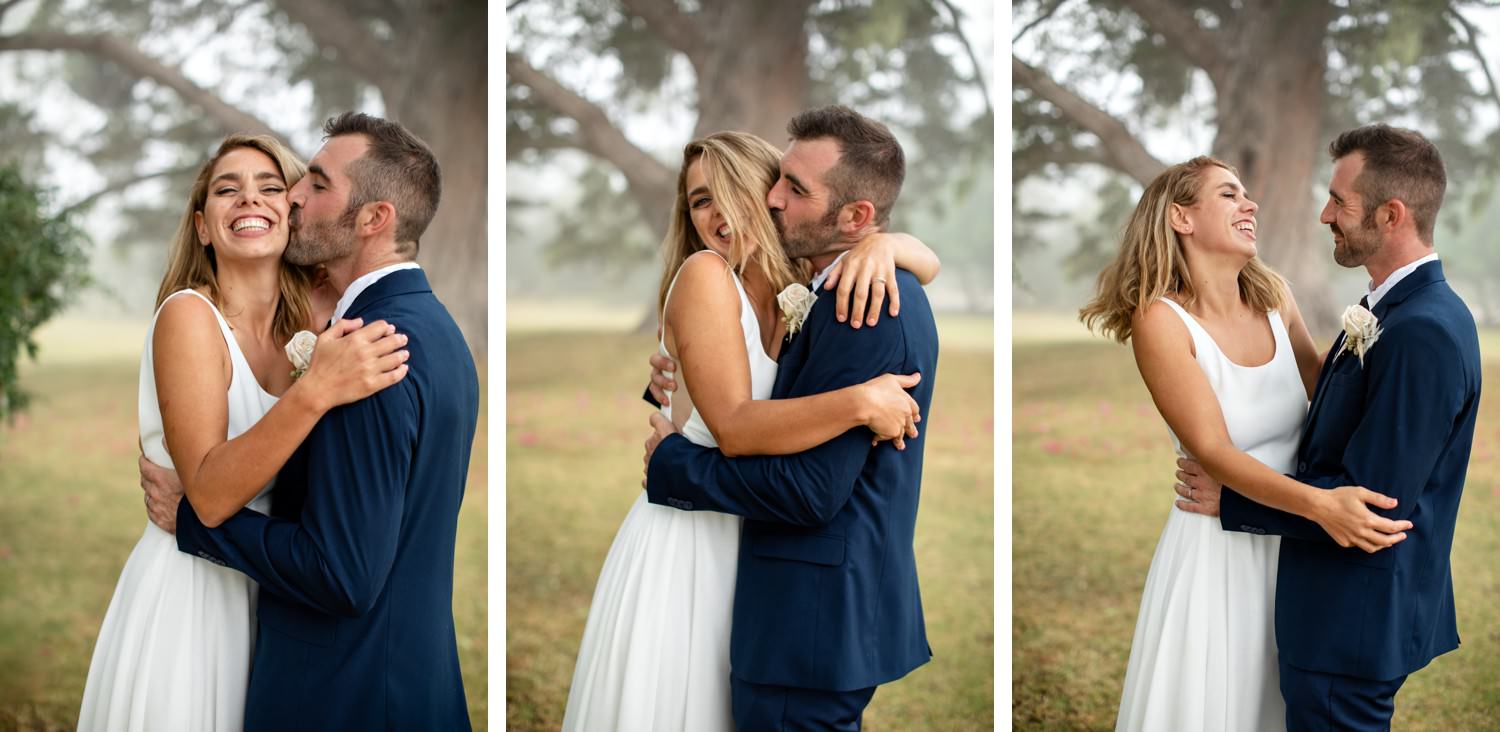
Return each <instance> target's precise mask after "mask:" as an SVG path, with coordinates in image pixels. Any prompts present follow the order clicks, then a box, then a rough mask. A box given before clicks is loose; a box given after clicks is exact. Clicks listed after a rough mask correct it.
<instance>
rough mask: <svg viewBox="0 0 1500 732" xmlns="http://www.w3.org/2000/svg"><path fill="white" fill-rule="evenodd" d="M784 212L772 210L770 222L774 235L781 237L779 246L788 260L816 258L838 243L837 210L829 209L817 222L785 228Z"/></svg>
mask: <svg viewBox="0 0 1500 732" xmlns="http://www.w3.org/2000/svg"><path fill="white" fill-rule="evenodd" d="M784 214H785V212H784V211H778V210H774V209H773V210H772V211H771V221H772V222H773V223H775V224H776V233H777V234H778V235H780V236H781V246H782V248H783V249H784V250H785V251H786V256H787V258H788V259H798V258H805V257H816V256H818V255H819V254H826V253H828V252H829V251H832V250H833V249H834V248H835V245H836V244H837V243H838V233H839V231H838V223H839V210H838V209H837V208H833V207H830V208H829V209H828V211H827V212H826V213H824V214H823V217H822V218H820V219H818V220H817V221H811V222H805V223H802V224H795V225H793V226H791V227H790V228H788V227H787V225H786V221H785V220H784V219H783V216H784Z"/></svg>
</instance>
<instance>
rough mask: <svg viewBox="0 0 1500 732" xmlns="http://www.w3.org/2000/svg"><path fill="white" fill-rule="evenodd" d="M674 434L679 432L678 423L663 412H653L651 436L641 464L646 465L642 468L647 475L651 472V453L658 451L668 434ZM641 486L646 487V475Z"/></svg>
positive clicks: (647, 441)
mask: <svg viewBox="0 0 1500 732" xmlns="http://www.w3.org/2000/svg"><path fill="white" fill-rule="evenodd" d="M673 434H677V425H674V424H672V420H670V419H667V417H666V415H664V414H662V413H661V412H652V413H651V436H650V437H647V438H646V455H645V457H643V458H641V464H642V465H644V466H645V467H644V468H643V469H642V470H643V472H644V473H645V474H646V475H650V474H651V455H652V454H653V453H655V452H656V446H657V445H660V444H661V441H662V440H665V439H667V435H673ZM641 487H642V488H645V487H646V479H645V478H644V477H642V478H641Z"/></svg>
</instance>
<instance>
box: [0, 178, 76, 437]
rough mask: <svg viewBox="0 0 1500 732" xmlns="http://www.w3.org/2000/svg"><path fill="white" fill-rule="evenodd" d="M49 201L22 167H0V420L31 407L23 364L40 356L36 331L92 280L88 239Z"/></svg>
mask: <svg viewBox="0 0 1500 732" xmlns="http://www.w3.org/2000/svg"><path fill="white" fill-rule="evenodd" d="M47 205H48V202H47V195H46V193H45V191H43V190H42V189H41V188H40V187H38V186H36V185H34V184H32V183H29V182H27V181H26V180H25V179H23V178H22V177H21V172H20V170H19V167H18V166H17V165H15V164H14V163H12V164H8V165H5V166H3V167H0V262H4V263H5V266H3V267H0V418H4V417H8V416H10V415H13V414H14V413H15V412H16V411H18V410H20V409H24V408H25V407H26V403H27V395H26V392H24V391H22V390H21V387H20V383H19V382H18V379H17V365H18V363H19V361H20V358H21V354H22V352H24V353H25V354H26V356H27V357H28V358H32V359H35V358H36V352H37V347H36V341H34V340H33V339H32V335H33V334H34V333H35V331H36V329H37V328H38V327H40V326H41V325H42V323H45V322H47V320H48V319H49V318H51V317H52V316H54V315H56V314H57V312H58V310H60V309H61V308H62V306H63V305H64V304H66V303H67V301H68V297H69V295H71V294H72V293H74V292H76V291H77V290H78V289H79V288H80V287H82V286H83V285H84V284H85V282H86V281H87V275H86V274H85V272H86V264H87V257H86V253H85V244H86V243H87V240H86V239H85V238H84V236H83V234H82V233H81V232H80V231H79V230H78V229H77V228H75V227H74V226H73V224H72V223H71V222H70V221H69V218H68V216H67V215H66V214H53V215H48V214H47V213H45V212H46V209H47Z"/></svg>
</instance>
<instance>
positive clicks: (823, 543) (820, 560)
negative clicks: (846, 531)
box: [750, 534, 845, 567]
mask: <svg viewBox="0 0 1500 732" xmlns="http://www.w3.org/2000/svg"><path fill="white" fill-rule="evenodd" d="M844 546H845V542H844V537H842V536H827V535H823V534H805V535H802V536H787V535H772V536H757V537H755V542H754V544H752V545H751V547H750V553H751V554H754V555H755V556H757V557H770V558H774V559H793V560H796V561H799V562H811V563H813V564H825V565H828V566H830V567H837V566H838V565H840V564H843V563H844Z"/></svg>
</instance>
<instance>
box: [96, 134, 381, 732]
mask: <svg viewBox="0 0 1500 732" xmlns="http://www.w3.org/2000/svg"><path fill="white" fill-rule="evenodd" d="M305 172H306V168H305V167H304V166H303V164H302V163H301V161H299V160H298V159H297V158H296V156H294V155H293V154H292V153H291V152H290V151H289V150H287V149H286V148H285V147H283V146H282V145H281V143H279V142H277V141H276V140H275V139H274V138H271V137H267V136H248V135H231V136H230V137H228V138H226V139H225V140H224V142H223V143H222V144H221V145H220V146H219V149H218V151H217V152H215V153H214V155H213V157H212V158H210V159H209V160H208V162H206V163H204V165H203V167H202V169H200V170H199V171H198V177H197V180H196V181H195V182H194V183H193V189H192V193H191V196H190V197H189V199H188V205H187V210H186V212H185V213H184V214H183V217H182V221H181V223H180V224H179V225H178V228H177V233H176V235H175V237H174V238H173V241H172V244H171V250H170V253H169V255H168V257H169V262H168V268H167V273H166V275H165V276H164V277H163V278H162V282H161V287H160V289H159V290H158V293H157V313H156V316H155V319H154V321H153V323H152V326H151V329H150V331H149V332H148V334H147V336H146V347H145V352H144V353H143V354H142V356H141V377H140V401H139V420H140V433H141V434H140V438H141V449H142V452H143V453H144V455H145V457H146V458H147V459H149V460H150V461H151V462H153V463H156V464H157V465H160V466H163V467H167V468H175V469H176V470H177V472H178V473H179V475H180V476H181V480H182V483H183V486H184V488H185V489H186V492H187V496H188V498H189V499H191V500H192V502H193V506H194V508H195V509H197V510H198V513H199V515H200V516H201V517H202V518H203V520H204V522H205V523H209V524H210V525H216V524H217V523H218V522H221V521H223V520H224V519H226V518H227V517H228V516H230V515H231V514H233V513H234V512H236V511H238V510H239V509H240V508H241V507H243V506H248V507H249V508H251V509H254V510H256V511H260V512H262V513H265V512H267V511H268V510H269V508H270V490H271V485H270V484H271V481H272V478H274V477H275V475H276V472H277V471H278V470H279V469H280V468H281V466H282V463H284V462H285V461H286V459H287V458H288V457H289V456H290V455H291V453H292V451H293V450H294V449H295V448H296V447H297V445H298V444H299V443H300V442H301V441H302V439H303V438H304V437H306V436H307V434H308V432H309V431H311V430H312V427H313V425H314V424H316V423H317V421H318V418H319V417H321V416H322V415H323V413H324V412H327V411H328V410H329V409H332V408H333V407H335V406H338V405H340V404H347V403H350V402H354V401H357V400H359V399H362V398H364V397H366V396H369V395H370V394H373V393H375V392H376V391H379V390H380V389H383V388H385V387H386V386H390V385H391V384H394V383H396V382H398V381H400V380H401V379H402V378H404V377H405V375H406V366H405V365H404V363H403V362H404V361H405V360H406V358H405V355H406V354H405V352H404V351H402V350H400V349H401V346H402V345H403V344H404V343H405V337H404V336H401V335H397V334H395V332H394V328H392V327H391V326H390V325H388V324H386V323H385V322H375V323H371V324H369V325H365V326H363V327H360V326H361V323H360V322H359V321H358V320H354V321H348V320H341V321H339V322H337V323H335V324H333V325H332V326H330V327H329V328H328V329H327V330H325V331H323V333H322V334H321V335H319V336H318V337H317V348H316V351H315V356H314V357H313V359H312V363H311V365H309V366H308V368H307V370H306V373H304V374H302V375H301V377H300V378H294V375H293V373H292V368H291V363H289V362H288V360H287V357H286V356H285V355H283V348H282V345H281V344H284V343H286V342H287V341H288V340H290V339H291V338H292V336H293V334H294V333H296V332H297V331H298V330H300V329H303V328H314V327H316V324H318V323H327V322H328V318H329V316H330V315H331V314H332V311H333V304H334V303H333V301H334V299H335V298H332V297H322V296H321V294H320V296H319V297H317V298H316V300H317V302H314V298H312V297H310V292H311V290H312V288H311V285H310V282H311V278H310V272H311V270H310V269H306V268H301V267H297V266H294V265H290V264H287V263H285V262H283V261H282V259H281V254H282V251H283V250H284V249H285V248H286V245H287V234H288V229H287V215H288V209H289V204H288V201H287V191H288V189H289V188H290V186H291V185H292V184H293V183H296V182H297V180H298V179H299V178H301V177H302V175H303V174H304V173H305ZM315 311H317V312H315ZM147 504H148V510H149V508H150V499H149V498H148V499H147ZM256 589H257V588H256V585H255V583H254V582H253V581H251V580H250V579H249V578H247V577H246V576H245V575H243V574H241V573H239V572H236V571H234V570H232V569H228V568H226V567H221V566H217V565H215V564H212V563H210V562H208V561H206V560H204V559H199V558H197V557H193V556H189V555H187V554H183V553H181V552H179V551H178V550H177V542H176V540H175V539H174V538H173V536H172V535H171V534H168V533H166V532H165V531H162V530H161V529H159V528H157V526H156V525H155V524H152V523H150V522H147V523H146V529H145V533H144V534H142V536H141V538H140V541H139V542H138V543H137V544H136V545H135V548H134V549H133V550H132V551H131V553H130V557H129V558H128V559H127V560H126V562H125V567H124V569H123V570H121V572H120V580H119V583H118V584H117V585H116V587H115V592H114V596H113V598H111V600H110V603H109V610H108V611H107V612H106V613H105V616H104V624H103V626H102V627H100V629H99V638H98V641H97V642H96V643H95V645H94V654H93V660H92V662H91V663H90V664H89V674H88V681H87V682H86V684H85V687H84V692H83V705H82V708H81V709H80V711H79V715H78V729H80V730H86V731H91V730H109V731H111V732H117V731H119V732H123V731H126V730H129V731H131V732H148V731H149V732H161V731H163V730H166V731H175V730H182V731H184V732H198V731H200V730H216V731H220V732H225V731H233V730H239V729H240V728H241V726H242V724H243V722H244V717H245V711H244V710H245V692H246V685H247V681H248V678H249V673H250V653H251V645H252V643H253V638H254V635H253V634H254V632H255V595H256Z"/></svg>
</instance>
